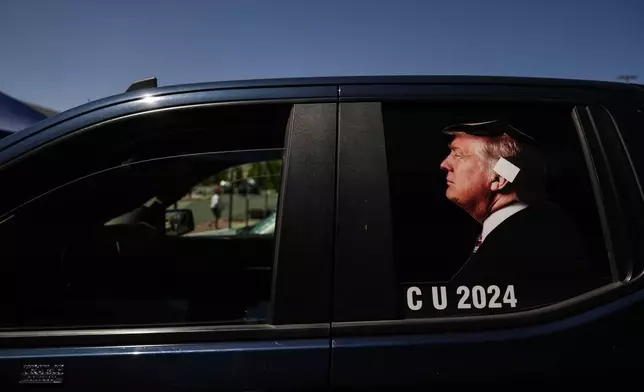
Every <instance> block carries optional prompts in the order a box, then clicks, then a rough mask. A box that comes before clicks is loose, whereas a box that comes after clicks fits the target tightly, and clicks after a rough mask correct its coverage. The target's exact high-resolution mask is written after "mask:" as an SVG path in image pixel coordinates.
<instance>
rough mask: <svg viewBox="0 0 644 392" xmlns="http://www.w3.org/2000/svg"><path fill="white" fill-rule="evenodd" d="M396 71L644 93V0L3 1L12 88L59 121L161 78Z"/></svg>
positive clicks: (5, 73)
mask: <svg viewBox="0 0 644 392" xmlns="http://www.w3.org/2000/svg"><path fill="white" fill-rule="evenodd" d="M385 74H393V75H402V74H433V75H508V76H540V77H558V78H575V79H595V80H615V78H616V76H617V75H620V74H636V75H639V76H640V83H642V79H644V1H642V0H615V1H611V2H609V1H603V2H600V1H599V0H597V1H589V0H586V1H566V0H558V1H554V0H545V1H534V0H528V1H523V0H514V1H507V0H498V1H495V0H488V1H477V0H470V1H466V0H449V1H448V0H442V1H433V0H425V1H410V0H409V1H405V0H398V1H396V0H391V1H378V0H372V1H368V0H364V1H363V0H338V1H336V0H313V1H311V0H299V1H298V0H290V1H286V0H229V1H216V0H209V1H206V0H192V1H191V0H182V1H179V0H177V1H166V0H148V1H146V0H138V1H137V0H128V1H123V0H111V1H105V0H103V1H100V2H99V1H93V0H49V1H44V0H1V2H0V91H3V92H5V93H7V94H9V95H12V96H14V97H16V98H19V99H24V100H28V101H32V102H34V103H37V104H41V105H44V106H47V107H51V108H53V109H57V110H64V109H68V108H71V107H73V106H76V105H79V104H82V103H85V102H87V101H88V99H92V100H94V99H98V98H102V97H105V96H109V95H114V94H118V93H121V92H123V91H125V89H126V88H127V87H128V85H129V84H131V83H132V82H133V81H136V80H138V79H142V78H146V77H149V76H156V77H158V79H159V83H160V84H161V85H170V84H179V83H191V82H201V81H218V80H233V79H249V78H272V77H300V76H334V75H336V76H337V75H385Z"/></svg>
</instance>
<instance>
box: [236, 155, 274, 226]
mask: <svg viewBox="0 0 644 392" xmlns="http://www.w3.org/2000/svg"><path fill="white" fill-rule="evenodd" d="M261 167H267V166H261ZM243 173H244V172H242V176H241V178H239V174H240V173H239V171H237V170H233V169H230V170H229V179H228V181H229V183H230V194H229V197H228V202H229V203H230V204H229V205H228V227H229V228H230V227H232V222H233V220H234V219H235V216H234V205H235V197H234V193H235V190H237V191H238V194H240V195H243V197H244V201H243V202H244V218H243V219H244V223H245V225H246V226H248V225H249V221H250V219H251V218H252V219H263V218H266V217H267V216H268V215H270V214H271V212H272V210H274V209H275V208H277V192H275V193H274V194H275V196H274V198H271V189H267V188H274V184H278V186H279V183H280V177H281V176H280V174H273V173H269V172H268V171H264V173H262V174H258V175H256V176H253V177H247V176H245V175H244V174H243ZM248 173H249V171H247V172H246V174H248ZM262 188H264V189H262ZM255 195H262V196H263V199H264V205H263V208H251V196H255ZM271 201H274V203H271Z"/></svg>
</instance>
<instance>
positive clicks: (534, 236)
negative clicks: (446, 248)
mask: <svg viewBox="0 0 644 392" xmlns="http://www.w3.org/2000/svg"><path fill="white" fill-rule="evenodd" d="M607 272H608V261H606V262H605V270H604V271H598V270H597V264H596V263H594V262H593V261H592V259H591V258H590V257H589V255H588V253H587V251H586V249H585V246H584V239H583V238H582V237H581V235H580V233H579V231H578V229H577V227H576V226H575V224H574V223H573V222H572V221H571V220H570V219H569V218H568V216H567V215H566V214H565V213H564V212H563V211H562V210H561V209H559V208H558V207H556V206H555V205H553V204H544V205H540V206H529V207H527V208H525V209H523V210H521V211H519V212H517V213H516V214H514V215H512V216H510V217H509V218H508V219H506V220H505V221H503V222H502V223H501V224H500V225H498V226H497V227H496V228H495V229H494V230H492V232H491V233H490V234H488V236H487V237H486V238H485V241H484V242H483V244H481V246H480V247H479V249H478V251H477V252H476V253H474V254H473V255H472V256H471V257H470V258H469V260H468V261H467V263H466V264H465V265H464V266H463V267H462V268H461V270H460V271H459V272H458V273H457V274H456V275H455V276H454V278H453V279H452V284H454V285H457V286H458V285H465V286H468V287H469V288H470V289H471V288H472V286H474V285H481V286H484V287H487V286H489V285H497V286H499V287H501V290H502V292H503V290H505V287H507V285H510V284H512V285H514V287H515V293H516V298H517V300H518V307H520V308H521V309H526V308H531V307H535V306H543V305H547V304H550V303H555V302H560V301H562V300H564V299H567V298H570V297H573V296H576V295H578V294H581V293H583V292H586V291H589V290H592V289H593V288H596V287H598V286H600V285H601V284H603V283H606V282H605V281H604V279H605V276H606V273H607ZM602 277H604V279H602Z"/></svg>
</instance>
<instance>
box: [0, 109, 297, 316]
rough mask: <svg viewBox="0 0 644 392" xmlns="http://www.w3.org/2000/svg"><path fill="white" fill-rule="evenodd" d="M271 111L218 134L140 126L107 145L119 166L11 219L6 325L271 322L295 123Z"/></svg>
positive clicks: (6, 236) (40, 199)
mask: <svg viewBox="0 0 644 392" xmlns="http://www.w3.org/2000/svg"><path fill="white" fill-rule="evenodd" d="M231 110H233V112H234V113H237V111H238V108H233V109H231ZM261 110H263V109H261ZM279 112H280V113H282V114H283V118H281V117H280V118H279V119H277V116H274V117H275V120H276V121H267V122H266V123H263V124H260V123H259V122H257V121H253V122H250V121H245V120H241V122H240V124H242V125H243V126H242V127H239V126H237V127H236V126H233V125H234V124H233V125H231V123H228V122H227V123H226V125H227V126H228V127H226V129H223V130H222V129H220V128H219V127H217V122H216V121H214V120H210V121H211V122H212V126H210V127H207V126H203V124H200V125H199V127H195V128H191V129H189V130H186V129H183V128H180V127H179V128H176V129H174V132H173V131H172V129H165V128H162V129H160V130H159V132H158V133H157V136H158V138H155V136H154V135H155V133H154V132H152V131H151V130H146V135H147V136H146V137H147V138H146V139H143V138H137V137H135V136H136V135H133V137H132V140H136V142H133V143H131V144H130V148H129V149H128V148H126V147H124V146H121V147H118V148H117V147H115V148H113V150H112V151H114V153H115V156H112V158H113V159H117V160H118V161H119V162H120V164H118V165H114V166H111V167H109V168H106V169H103V170H100V171H95V172H93V173H91V174H89V175H85V176H82V177H80V178H76V179H75V180H73V181H70V182H67V183H65V184H62V185H59V186H57V187H54V188H53V189H50V190H49V191H47V192H45V193H41V194H40V195H39V196H37V197H35V198H32V199H31V200H30V201H28V202H26V203H24V204H23V205H22V206H21V207H20V208H18V209H14V210H13V211H12V212H11V213H10V214H8V215H5V217H4V218H3V222H2V223H0V236H2V238H3V240H2V244H3V256H2V264H3V273H2V278H1V279H2V285H1V286H0V293H1V294H2V295H1V300H0V301H2V304H1V306H2V309H3V312H2V313H0V328H25V327H33V328H43V327H44V328H49V327H92V326H101V327H102V326H143V325H192V324H203V323H209V324H213V323H214V324H240V323H263V322H266V321H267V315H268V314H269V309H270V306H271V284H272V278H273V267H274V265H275V262H274V257H275V254H276V252H275V230H276V228H275V222H276V219H275V217H276V216H277V213H278V211H277V206H278V198H279V189H280V186H281V179H282V175H281V171H282V159H283V154H284V148H283V143H284V140H285V137H284V136H285V131H286V122H287V118H288V114H289V112H288V110H279ZM211 113H212V112H211ZM220 113H221V112H220ZM213 114H217V111H214V113H213ZM260 114H261V113H260ZM202 115H203V114H202ZM204 117H205V116H204ZM223 117H224V118H226V119H227V120H228V121H230V120H231V118H233V117H234V116H231V115H230V113H229V115H228V116H223ZM246 117H253V113H252V112H251V113H247V116H246ZM214 118H216V116H214ZM235 118H236V117H235ZM240 118H241V116H240ZM150 123H155V122H154V121H150ZM141 124H148V126H150V125H149V123H146V122H145V121H142V119H139V125H141ZM171 125H172V126H177V124H171ZM97 131H100V128H99V129H97ZM228 132H230V133H234V134H235V135H234V136H229V135H228ZM241 133H243V134H245V137H246V138H247V139H248V143H247V145H248V146H249V149H240V148H239V147H244V144H243V143H242V141H241V139H242V138H241V136H240V134H241ZM268 134H270V135H271V136H268ZM254 135H260V136H258V138H254ZM72 140H73V138H72ZM227 140H233V141H235V143H236V144H237V145H236V146H235V147H237V149H234V150H230V149H228V147H229V145H231V142H226V141H227ZM173 146H174V148H173ZM219 146H223V148H221V149H222V151H219V150H220V148H218V147H219ZM79 147H80V146H79ZM66 148H69V145H66ZM52 149H53V148H52ZM208 150H210V151H208ZM174 152H178V154H176V153H174ZM35 159H36V160H38V159H39V157H38V156H36V157H35ZM27 163H28V161H27ZM77 164H78V165H81V164H82V162H77ZM30 167H34V166H33V165H31V166H30ZM41 177H43V178H45V175H44V173H43V175H42V176H35V177H33V178H31V181H39V179H40V178H41ZM32 188H34V189H35V188H36V187H32ZM15 190H16V192H18V190H19V189H18V188H15Z"/></svg>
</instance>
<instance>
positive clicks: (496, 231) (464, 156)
mask: <svg viewBox="0 0 644 392" xmlns="http://www.w3.org/2000/svg"><path fill="white" fill-rule="evenodd" d="M444 132H445V133H447V134H449V135H451V136H453V137H454V139H453V140H452V142H451V144H450V150H451V153H450V154H449V155H448V156H447V157H446V158H445V160H444V161H443V162H442V163H441V165H440V167H441V169H443V170H444V171H445V172H447V190H446V196H447V198H448V199H449V200H450V201H452V202H454V203H455V204H457V205H458V206H460V207H461V208H463V209H464V210H465V211H466V212H468V213H469V214H470V215H471V216H472V218H474V219H476V220H477V221H478V222H479V223H481V225H482V232H481V235H480V236H479V238H478V239H477V242H476V244H475V245H474V249H473V252H472V255H471V256H470V258H469V259H468V260H467V262H466V263H465V264H464V265H463V266H462V267H461V269H460V270H459V271H458V272H457V273H456V274H455V275H454V277H453V279H452V282H453V283H455V284H464V285H498V286H501V285H510V284H511V285H514V286H515V287H516V290H517V293H516V295H517V298H518V300H519V304H520V305H522V307H529V306H535V305H543V304H548V303H552V302H557V301H560V300H563V299H566V298H569V297H572V296H575V295H577V294H580V293H582V292H584V291H587V290H589V289H591V288H594V287H596V286H598V284H597V279H596V278H597V276H593V275H594V274H592V273H588V272H587V271H588V267H589V266H588V265H587V263H588V261H589V259H588V258H587V257H586V254H585V251H584V247H583V246H582V240H581V235H580V233H579V232H578V231H577V228H576V226H575V225H574V223H573V222H572V221H571V220H570V219H568V217H567V216H566V214H565V213H564V212H563V211H562V210H561V209H559V208H558V207H557V206H555V205H554V204H551V203H548V202H546V200H545V186H544V185H543V183H544V177H545V169H544V164H543V161H542V158H541V155H540V153H539V152H538V150H537V148H536V146H535V145H534V140H533V139H532V137H530V136H528V135H526V134H524V133H522V132H521V131H519V130H517V129H516V128H514V127H512V126H510V125H508V124H505V123H502V122H500V121H489V122H484V123H475V124H457V125H452V126H450V127H447V128H446V129H445V130H444Z"/></svg>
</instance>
